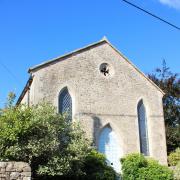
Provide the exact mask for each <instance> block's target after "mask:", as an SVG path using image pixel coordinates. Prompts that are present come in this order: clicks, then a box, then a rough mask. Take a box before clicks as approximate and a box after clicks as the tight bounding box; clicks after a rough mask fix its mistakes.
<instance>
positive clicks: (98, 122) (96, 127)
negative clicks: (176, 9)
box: [92, 116, 102, 147]
mask: <svg viewBox="0 0 180 180" xmlns="http://www.w3.org/2000/svg"><path fill="white" fill-rule="evenodd" d="M92 119H93V139H94V144H95V145H96V147H98V139H97V138H98V133H99V132H100V129H101V128H102V124H101V119H100V118H99V117H97V116H92Z"/></svg>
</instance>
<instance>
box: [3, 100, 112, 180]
mask: <svg viewBox="0 0 180 180" xmlns="http://www.w3.org/2000/svg"><path fill="white" fill-rule="evenodd" d="M0 160H1V161H24V162H28V163H29V164H30V166H31V169H32V177H33V178H35V179H41V180H43V179H46V180H47V179H53V180H55V179H71V180H73V179H78V180H79V179H83V178H85V179H91V177H93V179H101V180H108V179H109V180H111V179H112V178H111V177H112V176H113V175H114V171H113V169H112V168H111V167H108V166H107V165H106V161H105V157H104V156H103V155H101V154H100V153H98V152H96V151H95V149H94V148H93V147H92V146H91V141H89V140H88V139H87V138H86V134H85V132H83V130H82V129H81V128H80V125H79V124H78V123H71V122H69V120H67V119H66V118H65V117H63V116H62V115H60V114H58V113H57V112H56V109H55V108H54V107H53V106H52V105H50V104H48V103H39V104H37V105H34V106H30V107H28V106H26V105H19V106H13V103H12V99H11V98H10V101H9V103H7V105H6V107H5V108H4V109H1V110H0ZM94 163H95V165H96V166H95V167H94ZM91 167H92V169H91Z"/></svg>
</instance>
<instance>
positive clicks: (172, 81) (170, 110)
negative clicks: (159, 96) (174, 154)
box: [148, 61, 180, 153]
mask: <svg viewBox="0 0 180 180" xmlns="http://www.w3.org/2000/svg"><path fill="white" fill-rule="evenodd" d="M148 76H149V78H150V79H151V80H152V81H154V83H155V84H156V85H158V86H159V87H160V88H161V89H162V90H163V91H164V92H165V95H164V97H163V109H164V119H165V125H166V139H167V150H168V153H170V152H171V151H174V150H175V149H176V148H177V147H180V133H179V132H180V78H179V74H176V73H172V72H171V71H170V69H169V68H168V67H167V66H166V62H165V61H163V64H162V68H157V69H156V71H155V73H153V74H149V75H148Z"/></svg>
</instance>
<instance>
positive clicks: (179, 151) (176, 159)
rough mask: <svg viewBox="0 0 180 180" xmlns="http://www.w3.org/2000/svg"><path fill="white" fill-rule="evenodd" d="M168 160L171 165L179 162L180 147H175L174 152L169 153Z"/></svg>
mask: <svg viewBox="0 0 180 180" xmlns="http://www.w3.org/2000/svg"><path fill="white" fill-rule="evenodd" d="M168 162H169V164H170V165H171V166H176V165H177V164H178V163H179V162H180V148H177V149H176V150H175V151H174V152H172V153H170V154H169V156H168Z"/></svg>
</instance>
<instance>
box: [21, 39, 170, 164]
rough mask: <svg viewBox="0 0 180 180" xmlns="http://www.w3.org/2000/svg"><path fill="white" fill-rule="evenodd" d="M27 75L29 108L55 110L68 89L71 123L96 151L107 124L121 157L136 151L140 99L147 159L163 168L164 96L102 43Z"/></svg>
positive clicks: (164, 154)
mask: <svg viewBox="0 0 180 180" xmlns="http://www.w3.org/2000/svg"><path fill="white" fill-rule="evenodd" d="M104 63H106V64H108V66H109V68H110V69H109V75H108V76H104V75H103V73H102V72H101V71H100V67H101V65H102V64H104ZM144 63H145V62H144ZM31 74H32V76H33V82H32V84H31V87H30V93H29V100H30V104H37V103H38V102H41V101H42V100H45V101H48V102H51V103H52V104H53V105H54V106H55V107H57V110H58V102H59V101H58V97H59V93H60V91H61V90H62V89H63V88H64V87H67V88H68V90H69V93H70V95H71V97H72V113H73V119H74V120H80V121H81V122H82V126H83V129H84V130H85V131H86V133H87V134H88V136H90V138H91V139H93V140H94V142H95V144H96V145H97V147H98V140H99V137H100V135H101V132H102V130H103V128H104V127H106V126H107V125H109V126H110V127H111V128H112V130H113V132H114V133H115V134H116V136H117V138H118V140H119V143H118V144H119V146H120V147H121V149H122V155H126V154H128V153H133V152H140V141H139V129H138V128H139V127H138V114H137V105H138V102H139V101H140V100H143V103H144V105H145V108H146V116H147V128H148V140H149V152H150V156H151V157H153V158H155V159H157V160H158V161H159V162H160V163H162V164H167V151H166V138H165V127H164V117H163V107H162V96H163V94H162V93H161V92H160V91H159V90H157V88H156V87H155V86H154V85H152V84H151V83H150V82H149V81H148V80H147V79H146V78H145V77H144V76H143V75H142V74H141V73H139V72H138V71H137V70H136V69H135V68H134V67H133V66H132V65H131V64H130V63H128V62H127V60H126V59H125V58H124V57H123V56H121V55H120V54H119V53H118V52H117V51H115V50H114V49H113V48H112V47H111V46H110V45H109V44H108V43H107V42H104V43H101V44H99V45H97V46H95V47H91V48H88V49H86V50H83V51H81V52H78V53H74V54H72V55H70V56H68V57H64V59H63V58H61V59H59V61H54V62H52V63H50V64H48V65H47V66H44V67H41V68H39V69H35V70H33V71H31ZM26 97H27V96H25V97H24V99H23V100H22V103H25V102H26V101H27V98H26Z"/></svg>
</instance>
